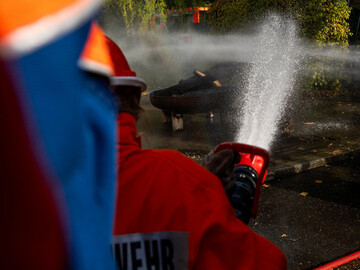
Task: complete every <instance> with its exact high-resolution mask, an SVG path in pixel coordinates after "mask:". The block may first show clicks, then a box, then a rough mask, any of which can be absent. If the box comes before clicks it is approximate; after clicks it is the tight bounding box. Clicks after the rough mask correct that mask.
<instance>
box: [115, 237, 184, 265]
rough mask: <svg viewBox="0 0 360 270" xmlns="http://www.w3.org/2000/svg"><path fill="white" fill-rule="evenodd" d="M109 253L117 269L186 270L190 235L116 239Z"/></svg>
mask: <svg viewBox="0 0 360 270" xmlns="http://www.w3.org/2000/svg"><path fill="white" fill-rule="evenodd" d="M112 250H113V255H114V258H115V261H116V265H117V269H120V270H122V269H139V270H140V269H179V270H186V269H188V261H189V259H188V257H189V233H188V232H155V233H136V234H127V235H116V236H113V237H112Z"/></svg>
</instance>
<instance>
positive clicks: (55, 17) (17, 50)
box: [0, 0, 102, 58]
mask: <svg viewBox="0 0 360 270" xmlns="http://www.w3.org/2000/svg"><path fill="white" fill-rule="evenodd" d="M101 2H102V1H101V0H79V1H77V2H75V3H74V4H72V5H71V6H68V7H65V8H63V9H61V10H59V11H58V12H56V13H54V14H50V15H48V16H45V17H43V18H40V19H39V20H37V21H35V22H33V23H31V24H29V25H26V26H23V27H20V28H18V29H16V30H15V31H13V32H11V33H10V34H8V35H6V36H5V37H3V38H1V39H0V56H1V57H3V58H15V57H21V56H23V55H25V54H29V53H31V52H33V51H34V50H36V49H38V48H39V47H41V46H43V45H45V44H47V43H49V42H51V41H52V40H54V39H55V38H57V37H59V36H61V35H63V34H65V33H67V32H69V31H71V30H73V29H75V28H76V27H77V26H78V25H80V24H81V23H84V22H85V21H86V20H89V19H90V17H91V16H92V15H93V14H94V13H95V12H96V11H97V10H98V8H99V7H100V5H101ZM29 12H31V11H29Z"/></svg>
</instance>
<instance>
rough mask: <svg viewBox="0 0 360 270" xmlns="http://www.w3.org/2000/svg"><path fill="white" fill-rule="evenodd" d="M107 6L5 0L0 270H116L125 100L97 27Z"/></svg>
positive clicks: (0, 6) (0, 34)
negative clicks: (121, 104)
mask: <svg viewBox="0 0 360 270" xmlns="http://www.w3.org/2000/svg"><path fill="white" fill-rule="evenodd" d="M100 5H101V1H98V0H54V1H36V3H34V1H30V0H21V1H1V3H0V10H1V12H0V20H1V21H0V95H1V96H0V103H1V106H0V112H1V113H0V117H1V122H2V126H3V127H4V128H5V130H2V132H1V133H0V134H1V135H0V136H1V139H0V149H1V151H0V162H1V173H2V180H1V181H0V183H1V186H0V213H1V221H0V229H1V232H2V242H1V252H0V254H1V255H0V269H36V270H39V269H40V270H41V269H44V270H45V269H46V270H49V269H113V267H114V263H113V260H112V258H111V252H110V250H109V245H110V242H111V229H112V214H113V198H114V185H115V150H114V144H115V112H116V104H114V102H113V96H112V95H111V93H110V91H109V89H108V83H107V81H108V79H107V77H109V76H110V75H112V74H113V67H112V63H111V58H110V56H109V55H108V50H107V47H106V43H105V40H104V39H103V38H104V37H103V35H102V32H101V29H99V28H98V27H97V26H96V25H95V24H93V26H92V27H91V21H92V19H93V18H94V16H95V14H96V13H97V11H98V10H99V8H100ZM90 27H91V31H90V34H89V30H90ZM87 39H88V43H86V46H85V42H86V40H87ZM89 44H92V45H89ZM84 46H85V47H84ZM93 46H95V47H96V49H95V51H96V53H95V54H94V53H93V52H94V47H93Z"/></svg>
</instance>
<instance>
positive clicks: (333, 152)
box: [329, 149, 342, 155]
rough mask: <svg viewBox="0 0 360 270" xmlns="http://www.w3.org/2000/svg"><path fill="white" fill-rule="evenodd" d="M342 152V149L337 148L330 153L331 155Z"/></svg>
mask: <svg viewBox="0 0 360 270" xmlns="http://www.w3.org/2000/svg"><path fill="white" fill-rule="evenodd" d="M341 152H342V150H340V149H337V150H334V151H332V152H330V153H329V154H330V155H338V154H340V153H341Z"/></svg>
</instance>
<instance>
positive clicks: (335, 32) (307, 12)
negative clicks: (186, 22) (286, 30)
mask: <svg viewBox="0 0 360 270" xmlns="http://www.w3.org/2000/svg"><path fill="white" fill-rule="evenodd" d="M269 11H276V12H277V13H286V14H292V15H293V17H294V18H297V19H298V21H299V24H300V31H301V32H302V33H303V35H304V36H305V37H307V38H310V39H312V40H315V41H318V42H331V43H336V44H341V45H347V44H348V37H349V36H350V35H351V32H350V27H349V23H348V19H349V16H350V11H351V8H350V7H349V6H348V4H347V0H317V1H314V0H301V1H299V0H297V1H296V0H217V1H215V2H214V4H213V5H212V8H211V11H210V13H209V23H210V25H211V27H212V29H213V30H215V31H216V32H229V31H233V30H236V29H238V28H239V27H241V26H243V25H244V24H245V23H247V22H249V21H252V20H254V19H256V18H257V17H259V16H263V15H264V14H265V13H267V12H269Z"/></svg>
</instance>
